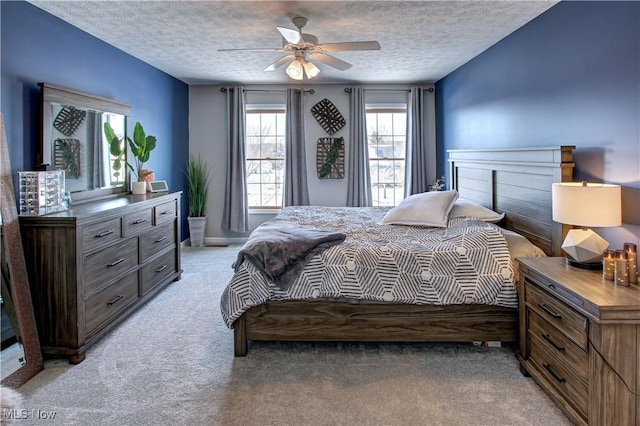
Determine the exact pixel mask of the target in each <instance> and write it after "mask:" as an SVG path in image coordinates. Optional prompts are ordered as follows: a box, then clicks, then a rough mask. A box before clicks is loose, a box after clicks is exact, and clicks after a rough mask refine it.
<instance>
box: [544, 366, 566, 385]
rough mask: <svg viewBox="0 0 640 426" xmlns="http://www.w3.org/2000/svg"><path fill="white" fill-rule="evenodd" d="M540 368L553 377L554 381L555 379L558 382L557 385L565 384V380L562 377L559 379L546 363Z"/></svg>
mask: <svg viewBox="0 0 640 426" xmlns="http://www.w3.org/2000/svg"><path fill="white" fill-rule="evenodd" d="M542 366H543V367H544V369H545V370H547V371H548V372H549V374H551V375H552V376H553V378H554V379H556V380H557V381H558V383H564V382H566V380H565V379H564V377H560V376H558V375H557V374H556V372H555V371H553V369H552V368H551V366H550V365H549V364H547V363H546V362H543V363H542Z"/></svg>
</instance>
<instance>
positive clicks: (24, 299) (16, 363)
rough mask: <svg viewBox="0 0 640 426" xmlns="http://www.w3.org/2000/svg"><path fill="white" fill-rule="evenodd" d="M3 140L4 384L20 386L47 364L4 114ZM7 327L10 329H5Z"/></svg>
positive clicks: (0, 143) (0, 165)
mask: <svg viewBox="0 0 640 426" xmlns="http://www.w3.org/2000/svg"><path fill="white" fill-rule="evenodd" d="M0 137H1V141H0V181H1V182H0V183H1V185H0V216H1V218H2V233H1V235H2V241H1V243H2V244H1V246H0V247H1V248H2V250H1V252H0V260H1V266H2V268H1V271H2V308H3V318H2V336H3V337H2V343H3V346H2V385H3V386H13V387H18V386H21V385H22V384H23V383H24V382H26V381H27V380H29V379H30V378H31V377H33V376H35V375H36V374H38V372H39V371H41V370H42V369H43V363H42V352H41V351H40V342H39V340H38V330H37V329H36V320H35V316H34V312H33V305H32V303H31V291H30V289H29V280H28V277H27V265H26V262H25V258H24V251H23V249H22V238H21V236H20V223H19V222H18V209H17V207H16V199H15V194H14V192H13V180H12V177H11V163H10V162H9V149H8V147H7V138H6V133H5V130H4V116H3V115H2V114H0ZM5 314H6V319H5V317H4V315H5ZM9 326H10V327H9ZM5 327H8V328H7V329H5ZM9 328H10V330H9ZM5 332H7V333H13V335H14V336H12V338H11V339H7V340H6V341H5Z"/></svg>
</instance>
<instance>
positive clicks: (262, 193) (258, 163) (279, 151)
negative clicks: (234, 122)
mask: <svg viewBox="0 0 640 426" xmlns="http://www.w3.org/2000/svg"><path fill="white" fill-rule="evenodd" d="M246 119H247V122H246V137H247V139H246V141H247V142H246V143H247V145H246V156H247V196H248V201H249V208H281V207H282V195H283V192H284V167H285V166H284V154H285V140H284V137H285V110H284V107H279V108H278V109H251V108H250V107H249V108H247V114H246Z"/></svg>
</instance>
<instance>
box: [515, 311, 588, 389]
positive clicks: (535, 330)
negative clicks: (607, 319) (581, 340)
mask: <svg viewBox="0 0 640 426" xmlns="http://www.w3.org/2000/svg"><path fill="white" fill-rule="evenodd" d="M527 315H528V317H529V321H528V324H529V329H528V330H527V337H528V338H529V341H530V342H532V341H534V340H535V341H536V342H535V343H536V344H537V345H539V346H542V347H544V348H546V349H547V352H549V353H550V354H552V355H553V356H554V357H555V359H556V360H557V361H558V362H560V363H562V365H563V366H564V367H565V368H566V369H572V370H573V371H574V372H575V374H576V375H577V376H578V377H580V378H582V380H584V382H585V383H587V380H588V376H589V355H588V354H587V353H586V352H585V351H583V350H582V349H580V348H579V347H578V346H577V345H576V344H575V343H573V342H572V341H571V340H569V338H567V336H565V335H564V334H562V333H560V332H559V331H558V330H557V329H556V328H555V327H552V326H551V325H550V324H549V323H548V322H547V321H545V320H543V319H542V318H540V316H538V314H536V313H535V312H533V311H531V310H529V309H527Z"/></svg>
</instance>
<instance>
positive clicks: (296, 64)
mask: <svg viewBox="0 0 640 426" xmlns="http://www.w3.org/2000/svg"><path fill="white" fill-rule="evenodd" d="M287 75H288V76H289V77H291V78H292V79H294V80H302V79H303V78H304V75H303V73H302V62H300V61H299V60H297V59H295V60H294V61H293V62H291V63H290V64H289V66H288V67H287Z"/></svg>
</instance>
